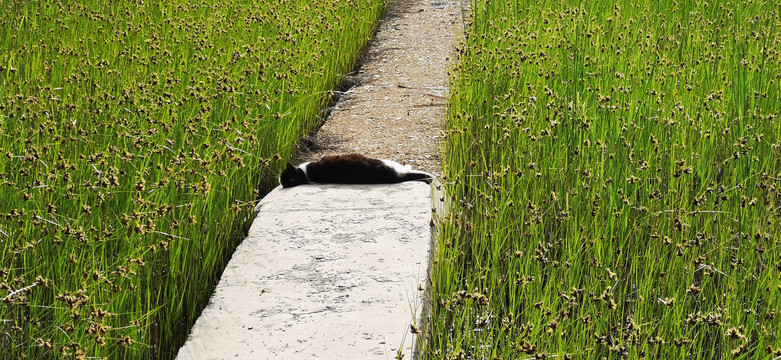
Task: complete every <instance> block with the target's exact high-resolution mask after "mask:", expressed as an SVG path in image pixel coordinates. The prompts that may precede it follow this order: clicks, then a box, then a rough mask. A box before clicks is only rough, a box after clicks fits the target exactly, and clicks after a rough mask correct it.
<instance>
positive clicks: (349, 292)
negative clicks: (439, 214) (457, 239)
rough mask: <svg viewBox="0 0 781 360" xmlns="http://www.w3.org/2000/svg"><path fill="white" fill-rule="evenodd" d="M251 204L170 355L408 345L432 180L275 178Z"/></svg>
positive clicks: (345, 352) (289, 355)
mask: <svg viewBox="0 0 781 360" xmlns="http://www.w3.org/2000/svg"><path fill="white" fill-rule="evenodd" d="M258 207H259V209H260V210H259V211H260V212H259V213H258V216H257V218H256V219H255V222H254V223H253V224H252V228H251V229H250V231H249V236H248V237H247V239H246V240H244V242H243V243H242V244H241V245H239V247H238V248H237V250H236V253H235V254H234V256H233V258H232V259H231V261H230V263H229V264H228V267H227V268H226V269H225V272H224V273H223V275H222V278H221V279H220V282H219V284H218V285H217V288H216V290H215V292H214V294H213V296H212V298H211V301H210V303H209V305H208V306H207V308H206V309H205V310H204V311H203V313H202V314H201V316H200V318H199V319H198V321H197V322H196V324H195V326H194V327H193V329H192V333H191V335H190V337H189V339H188V340H187V343H186V344H185V345H184V347H182V348H181V349H180V351H179V354H178V357H177V359H180V360H185V359H351V360H353V359H396V358H398V356H400V355H403V357H404V359H412V358H414V357H415V356H414V354H413V349H414V341H415V336H414V335H412V334H411V328H410V325H412V324H417V322H418V321H419V320H417V319H418V317H419V316H420V315H421V311H422V305H423V303H424V301H423V298H424V291H423V289H424V288H425V287H426V285H427V284H426V281H427V277H428V275H427V272H428V260H429V256H430V255H429V253H430V248H431V228H430V226H429V222H430V221H431V208H432V200H431V187H430V186H429V185H428V184H425V183H423V182H419V181H413V182H406V183H401V184H392V185H357V186H356V185H352V186H347V185H304V186H298V187H294V188H290V189H282V188H277V189H275V190H274V191H272V192H271V193H270V194H269V195H268V196H266V197H265V198H264V199H263V200H262V201H261V202H260V204H259V205H258Z"/></svg>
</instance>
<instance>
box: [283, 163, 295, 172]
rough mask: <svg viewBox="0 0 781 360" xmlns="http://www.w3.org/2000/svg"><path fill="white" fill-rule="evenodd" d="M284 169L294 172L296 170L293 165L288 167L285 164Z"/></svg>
mask: <svg viewBox="0 0 781 360" xmlns="http://www.w3.org/2000/svg"><path fill="white" fill-rule="evenodd" d="M285 169H286V170H294V171H295V169H296V168H294V167H293V165H290V163H287V166H286V167H285Z"/></svg>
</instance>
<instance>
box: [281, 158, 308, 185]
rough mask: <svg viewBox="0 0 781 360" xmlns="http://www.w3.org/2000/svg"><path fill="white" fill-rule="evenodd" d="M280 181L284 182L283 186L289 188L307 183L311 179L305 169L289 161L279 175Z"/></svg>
mask: <svg viewBox="0 0 781 360" xmlns="http://www.w3.org/2000/svg"><path fill="white" fill-rule="evenodd" d="M279 182H280V183H281V184H282V187H286V188H288V187H293V186H298V185H302V184H306V183H308V182H309V179H307V177H306V173H305V172H304V170H302V169H301V168H298V167H294V166H293V165H290V163H288V164H287V167H285V170H283V171H282V174H280V175H279Z"/></svg>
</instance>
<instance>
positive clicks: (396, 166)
mask: <svg viewBox="0 0 781 360" xmlns="http://www.w3.org/2000/svg"><path fill="white" fill-rule="evenodd" d="M380 161H382V162H383V163H384V164H385V166H387V167H389V168H392V169H393V170H396V173H398V174H404V173H408V172H410V171H412V165H402V164H399V163H397V162H395V161H393V160H382V159H381V160H380Z"/></svg>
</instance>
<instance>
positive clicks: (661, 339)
mask: <svg viewBox="0 0 781 360" xmlns="http://www.w3.org/2000/svg"><path fill="white" fill-rule="evenodd" d="M471 12H472V17H471V22H470V23H469V25H468V26H467V33H466V38H465V39H464V41H463V44H462V45H461V46H460V48H459V57H458V60H457V61H456V64H455V68H454V71H453V77H452V79H451V92H452V93H451V106H450V109H449V114H448V119H447V130H446V135H447V138H446V145H445V161H444V163H445V164H444V167H445V169H444V172H445V174H446V175H445V179H444V180H443V181H444V183H445V186H446V190H447V193H448V194H449V202H450V204H451V209H450V212H449V214H448V215H447V217H446V218H445V221H443V222H442V225H441V226H440V232H441V234H442V236H441V238H440V240H439V244H438V252H437V254H436V256H435V263H434V265H433V270H432V282H433V290H432V292H433V304H432V316H431V323H430V324H429V328H430V331H429V336H427V337H426V338H425V341H426V348H425V355H426V358H431V359H493V358H501V359H548V358H556V359H561V358H564V359H615V358H633V359H637V358H647V359H716V358H739V359H757V358H767V359H775V358H778V357H779V356H781V334H779V329H781V317H779V316H780V315H781V281H779V276H780V275H781V248H779V244H780V243H779V238H780V237H781V225H779V217H781V125H780V124H779V115H781V91H779V88H780V87H779V82H781V51H780V50H779V49H781V47H779V44H781V30H779V29H781V22H779V19H781V7H780V6H779V5H778V4H777V3H775V2H773V1H752V2H743V1H712V2H700V1H687V0H681V1H650V2H631V1H569V0H557V1H529V2H515V1H482V0H479V1H473V2H472V4H471Z"/></svg>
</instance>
